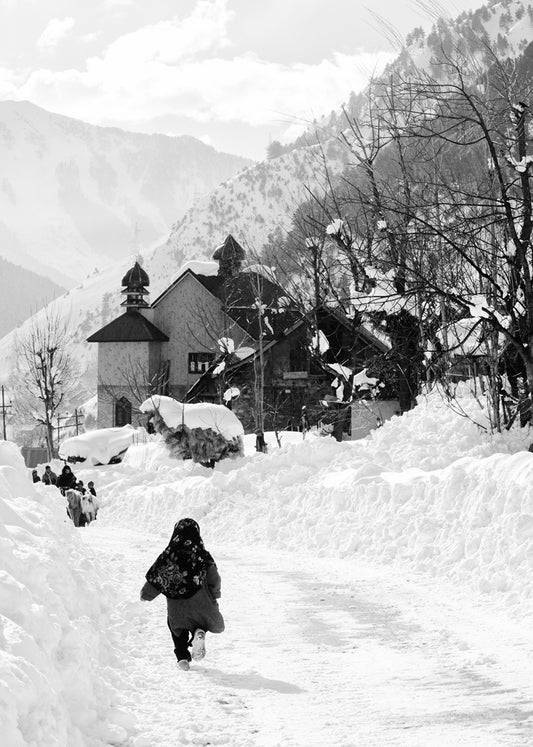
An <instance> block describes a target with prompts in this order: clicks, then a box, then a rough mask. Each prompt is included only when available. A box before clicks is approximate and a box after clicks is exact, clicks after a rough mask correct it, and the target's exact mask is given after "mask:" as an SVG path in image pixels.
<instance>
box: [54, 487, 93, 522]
mask: <svg viewBox="0 0 533 747" xmlns="http://www.w3.org/2000/svg"><path fill="white" fill-rule="evenodd" d="M60 477H61V475H60ZM63 495H64V496H65V497H66V499H67V514H68V515H69V517H70V518H71V519H72V523H73V524H74V526H75V527H83V526H85V524H86V523H87V522H86V519H85V516H84V514H83V511H82V508H81V499H82V495H81V493H80V492H78V491H77V490H73V489H72V488H67V489H66V490H65V492H64V493H63Z"/></svg>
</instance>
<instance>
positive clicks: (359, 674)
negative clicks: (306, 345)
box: [83, 522, 533, 747]
mask: <svg viewBox="0 0 533 747" xmlns="http://www.w3.org/2000/svg"><path fill="white" fill-rule="evenodd" d="M102 524H103V522H102V523H100V526H97V525H94V524H93V525H91V526H89V527H88V528H87V531H86V532H85V534H84V535H83V536H84V538H85V540H86V542H87V544H88V545H90V546H92V547H93V548H94V550H95V552H96V554H97V555H98V556H100V558H101V559H102V560H103V561H104V562H105V567H106V569H107V572H108V576H109V583H111V584H112V585H113V586H114V587H115V588H116V595H117V623H116V629H115V630H114V631H113V633H114V636H115V638H116V642H117V654H118V655H119V656H122V657H124V670H125V675H126V677H125V679H126V682H127V683H128V688H129V689H128V693H127V700H128V704H129V707H130V708H131V710H132V711H133V712H134V713H135V715H136V717H137V720H138V730H139V734H138V736H137V737H135V738H134V739H133V740H132V741H131V747H171V746H172V747H176V745H224V744H227V745H231V746H232V747H248V746H249V745H250V746H253V747H274V746H277V745H283V746H284V747H292V746H298V747H312V745H317V747H318V745H320V746H321V747H355V745H357V747H382V745H383V746H385V745H394V746H397V747H418V746H420V747H428V746H431V747H440V746H441V745H442V747H449V744H450V743H451V742H453V743H454V744H455V745H457V746H458V747H459V746H464V747H477V746H478V745H479V747H481V746H483V747H500V746H502V747H503V746H504V745H505V746H507V747H520V746H521V745H524V746H525V745H531V744H532V743H533V713H532V706H531V703H532V702H533V687H532V685H531V682H530V679H531V678H530V674H529V671H528V668H527V659H526V656H525V655H526V654H527V653H529V655H531V653H532V652H533V641H532V640H531V638H530V639H528V640H525V641H524V640H522V639H521V638H520V635H519V633H518V632H517V631H515V630H513V629H512V626H510V624H508V622H506V621H505V620H504V619H501V620H498V619H495V620H494V621H493V622H492V623H490V622H487V610H486V609H485V610H483V609H480V610H476V609H475V608H472V609H470V608H468V606H467V605H466V604H465V600H464V599H458V601H457V603H455V602H454V599H453V597H450V598H449V599H448V600H447V601H443V599H442V598H441V597H442V593H441V594H439V593H438V590H437V591H436V590H435V589H433V590H432V588H431V586H430V585H429V584H427V583H424V582H423V581H422V580H419V579H417V580H416V583H411V584H410V583H408V582H406V581H405V580H402V579H401V578H399V577H398V576H394V573H393V571H392V570H391V569H382V568H368V567H366V568H363V567H361V566H359V565H358V564H356V563H353V562H351V563H349V562H344V561H337V560H328V559H324V558H323V559H310V558H302V557H299V556H291V555H284V556H282V555H280V554H278V553H273V552H272V551H263V550H260V549H249V548H241V549H239V550H237V549H234V548H233V549H227V550H226V551H225V552H222V551H217V549H216V548H211V549H212V551H213V554H214V556H215V558H216V560H217V563H218V565H219V568H220V570H221V574H222V582H223V586H222V600H221V610H222V612H223V614H224V616H225V618H226V624H227V631H226V633H224V634H222V635H220V636H212V635H209V636H208V656H207V658H206V659H205V660H204V662H201V663H198V664H193V666H192V669H191V671H190V672H189V673H184V672H180V671H178V670H177V668H176V667H175V663H174V655H173V651H172V645H171V640H170V635H169V633H168V630H167V628H166V622H165V617H166V615H165V604H164V600H163V599H158V600H155V601H154V602H152V603H150V604H148V603H140V602H137V601H135V600H136V599H137V598H138V592H139V589H140V586H141V585H142V580H143V575H144V572H145V571H146V569H147V568H148V566H149V565H150V564H151V562H152V561H153V559H154V557H155V556H156V554H157V553H158V552H159V551H160V550H161V549H162V547H163V546H164V544H165V541H164V540H162V539H160V538H158V537H146V536H143V535H142V534H141V533H136V532H131V531H125V530H119V529H115V528H112V527H105V526H102ZM440 586H441V587H442V585H440ZM451 591H453V592H454V593H455V590H454V589H452V588H451ZM498 633H499V639H498V640H497V639H495V638H494V636H495V635H498ZM128 744H130V743H128Z"/></svg>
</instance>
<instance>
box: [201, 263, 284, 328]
mask: <svg viewBox="0 0 533 747" xmlns="http://www.w3.org/2000/svg"><path fill="white" fill-rule="evenodd" d="M196 278H197V280H198V281H199V282H200V283H201V284H202V285H203V286H204V288H207V290H208V291H210V293H212V294H213V295H214V296H216V297H217V298H219V299H220V300H221V301H222V304H223V305H224V307H225V309H226V313H227V314H228V316H229V317H231V318H232V319H233V320H234V321H236V322H237V324H238V325H239V326H240V327H241V328H242V329H243V330H244V331H245V332H247V333H248V334H249V335H250V336H251V337H253V339H254V340H257V339H259V320H258V314H257V307H256V305H255V304H256V298H257V294H258V293H259V296H260V299H261V303H263V304H265V306H266V307H267V310H266V312H265V316H266V317H267V318H268V322H269V324H270V327H271V329H269V328H268V326H265V325H263V336H264V338H265V339H267V340H270V339H272V338H273V337H279V335H280V334H282V333H283V331H284V330H285V329H286V328H287V327H288V326H290V325H291V324H293V323H294V321H295V320H296V318H297V316H298V314H297V312H296V311H295V310H294V309H282V310H280V311H279V313H277V311H278V308H279V303H278V301H279V299H280V298H282V297H284V296H285V293H284V291H283V289H282V288H281V287H280V286H279V285H276V283H273V282H272V281H271V280H269V279H268V278H266V277H264V276H263V275H260V274H259V273H257V272H241V273H239V274H238V275H235V276H234V277H230V278H222V277H220V275H196ZM272 309H274V311H273V310H272Z"/></svg>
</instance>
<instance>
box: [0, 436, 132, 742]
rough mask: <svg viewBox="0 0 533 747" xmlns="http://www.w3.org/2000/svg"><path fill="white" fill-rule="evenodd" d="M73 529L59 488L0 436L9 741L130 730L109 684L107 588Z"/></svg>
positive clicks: (0, 633) (4, 723) (112, 659)
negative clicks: (31, 470) (32, 472)
mask: <svg viewBox="0 0 533 747" xmlns="http://www.w3.org/2000/svg"><path fill="white" fill-rule="evenodd" d="M76 531H79V530H75V529H74V528H73V527H72V524H71V522H70V521H68V520H67V518H66V514H65V506H64V499H63V497H62V496H61V494H60V493H59V491H58V490H57V489H56V488H54V487H46V486H44V485H42V484H38V485H37V486H34V485H33V484H32V483H31V481H30V478H29V476H28V471H27V470H26V468H25V466H24V462H23V460H22V457H21V455H20V452H19V450H18V448H17V447H16V446H15V444H12V443H9V442H5V441H0V568H1V569H2V570H0V724H1V742H2V744H3V745H7V746H8V747H19V746H20V747H21V746H22V745H30V744H31V745H69V747H100V746H101V747H103V746H104V745H109V744H122V743H124V742H125V741H126V740H127V739H128V738H129V736H130V733H131V730H132V728H133V724H132V723H131V718H130V717H129V715H128V714H126V713H125V712H124V711H122V710H121V709H120V708H118V707H117V706H118V704H119V696H118V691H117V690H115V687H114V684H115V683H118V674H117V672H118V669H117V670H115V666H116V665H119V663H120V662H119V660H118V659H117V657H116V653H115V650H116V648H117V642H116V640H115V636H116V633H115V632H114V629H115V626H116V621H114V620H113V618H112V616H111V614H110V612H111V610H113V600H114V596H113V590H112V589H110V588H107V587H106V586H105V585H104V584H103V583H102V581H101V580H100V575H101V572H99V571H98V569H97V566H96V562H95V560H94V559H91V558H89V557H87V555H86V552H85V549H84V546H83V544H82V543H81V541H80V539H79V536H78V535H77V534H76ZM112 683H113V684H112ZM125 726H126V727H127V728H125Z"/></svg>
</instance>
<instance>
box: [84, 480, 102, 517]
mask: <svg viewBox="0 0 533 747" xmlns="http://www.w3.org/2000/svg"><path fill="white" fill-rule="evenodd" d="M87 490H88V491H89V493H90V494H91V496H92V498H93V505H94V520H96V517H97V516H98V509H99V508H100V504H99V503H98V499H97V496H96V490H95V487H94V482H93V481H92V480H89V482H88V483H87Z"/></svg>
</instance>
